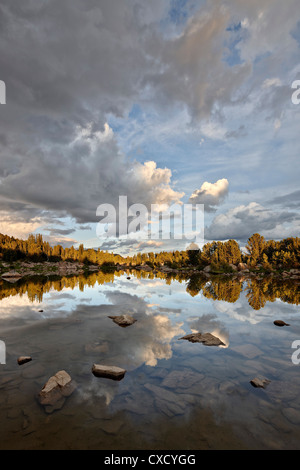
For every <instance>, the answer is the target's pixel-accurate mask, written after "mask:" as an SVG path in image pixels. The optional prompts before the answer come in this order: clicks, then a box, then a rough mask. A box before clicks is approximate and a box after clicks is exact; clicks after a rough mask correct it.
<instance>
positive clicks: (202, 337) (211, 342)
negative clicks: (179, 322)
mask: <svg viewBox="0 0 300 470" xmlns="http://www.w3.org/2000/svg"><path fill="white" fill-rule="evenodd" d="M179 339H187V340H188V341H190V342H191V343H203V344H205V346H225V343H223V341H221V340H220V338H218V337H217V336H214V335H212V334H211V333H191V334H190V335H186V336H183V337H182V338H179Z"/></svg>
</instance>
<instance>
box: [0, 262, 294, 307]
mask: <svg viewBox="0 0 300 470" xmlns="http://www.w3.org/2000/svg"><path fill="white" fill-rule="evenodd" d="M124 274H126V275H128V274H129V271H128V272H127V271H126V272H125V271H112V272H103V271H97V272H93V273H89V274H81V275H77V276H61V277H58V276H33V277H28V278H23V279H20V280H19V281H17V282H16V283H13V284H12V283H9V282H7V281H4V280H0V299H3V298H5V297H10V296H16V295H19V296H23V295H27V296H28V299H29V300H30V301H31V302H34V301H39V302H42V300H43V295H44V294H46V293H48V292H49V291H50V290H55V291H58V292H59V291H62V290H63V289H64V288H69V289H75V288H79V290H80V291H84V289H85V287H86V286H87V287H94V286H96V285H102V284H105V283H113V282H114V279H115V277H120V276H122V275H124ZM130 274H131V275H134V276H135V278H137V279H154V278H159V279H163V280H164V281H165V282H166V284H167V285H170V284H171V283H172V282H174V281H177V282H180V283H185V284H186V292H187V293H188V294H189V295H191V296H192V297H194V296H197V295H199V294H200V293H201V294H202V295H203V296H204V297H206V298H209V299H213V300H223V301H226V302H231V303H234V302H236V301H237V300H238V299H239V297H240V294H241V292H242V291H243V290H245V292H246V298H247V300H248V303H249V305H250V306H251V307H252V308H253V309H254V310H259V309H261V308H263V307H264V306H265V304H266V302H274V301H275V300H276V299H280V300H282V301H283V302H286V303H291V304H295V305H298V304H299V301H300V289H299V282H298V281H295V280H291V279H282V278H275V277H273V276H264V277H250V278H248V279H245V278H241V277H238V276H231V277H228V276H210V277H209V278H208V277H206V276H204V275H201V274H200V275H199V274H194V275H192V276H189V275H187V274H185V273H183V272H182V273H178V272H176V273H175V272H172V273H164V272H156V273H154V272H152V271H151V272H147V271H142V270H141V271H138V270H137V271H130ZM132 281H133V282H134V279H132Z"/></svg>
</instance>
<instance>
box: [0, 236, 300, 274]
mask: <svg viewBox="0 0 300 470" xmlns="http://www.w3.org/2000/svg"><path fill="white" fill-rule="evenodd" d="M1 260H2V261H10V262H14V261H22V260H23V261H33V262H43V261H50V262H59V261H79V262H82V263H86V264H97V265H100V266H103V267H105V266H107V267H109V266H111V267H114V266H116V265H117V264H123V265H124V264H125V265H127V266H131V267H134V266H139V265H143V264H148V265H149V266H150V267H152V268H155V267H159V266H163V265H165V266H169V267H172V268H182V267H187V266H190V265H192V266H195V267H197V268H199V269H202V268H203V267H205V266H207V265H210V266H211V267H212V268H213V269H214V270H216V271H221V272H226V271H228V272H230V271H231V270H232V269H233V266H236V265H237V264H238V263H241V262H243V263H246V264H247V265H248V267H249V268H253V267H255V266H260V267H262V268H263V269H265V270H272V269H280V268H282V269H286V268H299V267H300V238H298V237H290V238H285V239H283V240H280V241H275V240H265V238H264V237H263V236H262V235H260V234H258V233H255V234H253V235H252V236H251V237H250V238H249V239H248V241H247V244H246V247H245V249H244V250H242V249H241V248H240V246H239V244H238V243H237V241H236V240H227V241H225V242H221V241H213V242H209V243H206V244H205V245H204V246H203V247H202V249H200V248H199V249H196V250H194V249H193V250H188V249H187V250H185V251H177V250H176V251H162V252H159V253H154V252H149V253H137V254H135V255H133V256H125V257H124V256H121V255H119V254H115V253H110V252H107V251H103V250H101V249H100V248H99V249H97V250H96V249H92V248H88V249H85V248H84V246H83V244H80V245H79V247H78V248H75V247H74V246H71V247H70V248H64V247H63V246H62V245H60V244H57V245H55V246H51V245H50V244H49V242H47V241H44V240H43V237H42V235H40V234H37V235H33V234H31V235H29V237H28V238H27V240H22V239H18V238H14V237H10V236H8V235H3V234H0V261H1Z"/></svg>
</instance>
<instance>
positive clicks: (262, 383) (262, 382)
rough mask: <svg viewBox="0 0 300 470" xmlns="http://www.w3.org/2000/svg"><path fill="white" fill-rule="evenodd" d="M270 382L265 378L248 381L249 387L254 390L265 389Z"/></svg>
mask: <svg viewBox="0 0 300 470" xmlns="http://www.w3.org/2000/svg"><path fill="white" fill-rule="evenodd" d="M270 382H271V380H269V379H266V378H265V377H255V379H252V380H250V383H251V385H253V387H256V388H266V386H267V385H269V383H270Z"/></svg>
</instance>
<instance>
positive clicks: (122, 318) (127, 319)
mask: <svg viewBox="0 0 300 470" xmlns="http://www.w3.org/2000/svg"><path fill="white" fill-rule="evenodd" d="M108 318H111V319H112V320H113V321H114V322H115V323H116V324H117V325H119V326H122V327H123V328H126V326H130V325H133V323H135V322H136V320H135V319H134V318H133V317H132V316H131V315H112V316H109V317H108Z"/></svg>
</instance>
